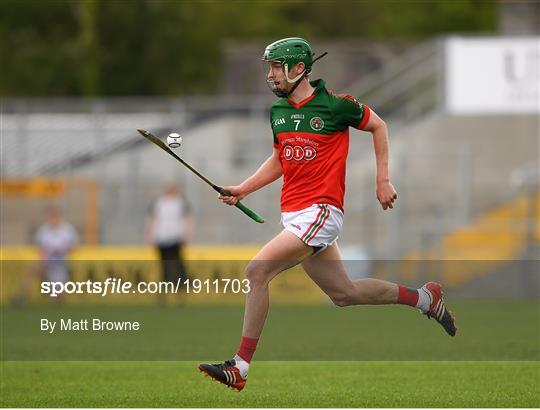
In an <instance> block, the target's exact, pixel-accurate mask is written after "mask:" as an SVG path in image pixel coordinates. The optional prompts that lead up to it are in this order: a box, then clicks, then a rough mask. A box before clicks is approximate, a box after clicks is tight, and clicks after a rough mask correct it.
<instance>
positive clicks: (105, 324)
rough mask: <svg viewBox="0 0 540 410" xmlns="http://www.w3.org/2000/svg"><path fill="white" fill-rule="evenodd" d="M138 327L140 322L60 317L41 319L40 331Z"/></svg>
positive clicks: (114, 329)
mask: <svg viewBox="0 0 540 410" xmlns="http://www.w3.org/2000/svg"><path fill="white" fill-rule="evenodd" d="M58 325H59V326H58ZM140 328H141V324H140V323H139V322H123V321H105V320H102V319H98V318H93V319H80V320H74V319H60V320H59V321H53V320H48V319H44V318H42V319H41V331H42V332H48V333H54V332H55V331H56V330H58V331H60V332H88V331H91V332H103V331H113V332H114V331H116V332H125V331H128V332H129V331H138V330H139V329H140Z"/></svg>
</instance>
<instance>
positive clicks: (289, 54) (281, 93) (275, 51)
mask: <svg viewBox="0 0 540 410" xmlns="http://www.w3.org/2000/svg"><path fill="white" fill-rule="evenodd" d="M262 61H263V62H264V63H267V64H268V66H269V65H271V64H272V63H279V64H281V66H282V67H283V71H284V74H285V79H286V81H287V83H289V84H294V86H293V88H292V89H291V90H286V89H285V90H283V89H280V88H278V84H277V83H276V82H275V81H274V80H268V79H267V83H268V86H269V87H270V89H271V90H272V92H273V93H274V94H275V95H276V96H278V97H281V98H284V97H287V96H289V95H290V94H291V93H292V92H293V91H294V89H295V88H296V86H297V85H298V84H299V83H300V81H301V80H302V79H303V78H304V77H305V76H306V75H308V74H309V73H310V72H311V66H312V64H313V52H312V50H311V46H310V45H309V43H308V42H307V41H306V40H304V39H302V38H299V37H290V38H285V39H282V40H278V41H275V42H273V43H272V44H270V45H269V46H268V47H266V49H265V50H264V55H263V57H262ZM299 62H303V63H304V65H305V67H306V68H305V70H304V71H303V72H302V73H300V74H298V75H297V76H296V77H294V78H290V77H289V72H290V70H291V68H292V67H293V66H294V65H295V64H297V63H299ZM268 66H266V65H265V69H269V67H268ZM266 73H268V70H266V72H265V74H266ZM287 88H288V87H287Z"/></svg>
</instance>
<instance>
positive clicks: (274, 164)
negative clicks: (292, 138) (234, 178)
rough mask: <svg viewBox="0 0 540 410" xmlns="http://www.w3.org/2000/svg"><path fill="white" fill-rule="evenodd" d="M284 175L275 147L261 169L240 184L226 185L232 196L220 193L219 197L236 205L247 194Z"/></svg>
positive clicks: (229, 203)
mask: <svg viewBox="0 0 540 410" xmlns="http://www.w3.org/2000/svg"><path fill="white" fill-rule="evenodd" d="M282 175H283V169H282V168H281V164H280V163H279V150H278V149H276V148H274V152H273V153H272V155H270V156H269V157H268V159H267V160H266V161H264V162H263V164H262V165H261V166H260V167H259V169H258V170H257V171H256V172H255V173H254V174H253V175H252V176H250V177H249V178H247V179H246V180H245V181H244V182H242V183H241V184H240V185H233V186H224V187H223V188H224V189H225V190H227V191H229V192H230V193H231V194H232V196H223V195H220V196H219V199H220V200H221V201H223V202H224V203H226V204H227V205H234V204H236V202H238V201H241V200H242V199H244V198H245V197H246V196H247V195H249V194H251V193H252V192H255V191H257V190H259V189H261V188H263V187H265V186H266V185H268V184H270V183H272V182H274V181H275V180H276V179H278V178H280V177H281V176H282Z"/></svg>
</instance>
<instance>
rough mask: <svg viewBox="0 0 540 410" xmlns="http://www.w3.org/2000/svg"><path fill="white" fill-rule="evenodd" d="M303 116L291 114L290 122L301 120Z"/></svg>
mask: <svg viewBox="0 0 540 410" xmlns="http://www.w3.org/2000/svg"><path fill="white" fill-rule="evenodd" d="M303 119H304V114H293V115H291V120H303Z"/></svg>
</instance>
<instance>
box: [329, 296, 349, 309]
mask: <svg viewBox="0 0 540 410" xmlns="http://www.w3.org/2000/svg"><path fill="white" fill-rule="evenodd" d="M329 296H330V299H331V300H332V303H334V305H336V306H338V307H345V306H350V305H351V300H352V299H351V297H350V295H348V294H347V293H344V292H336V293H332V294H330V295H329Z"/></svg>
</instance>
